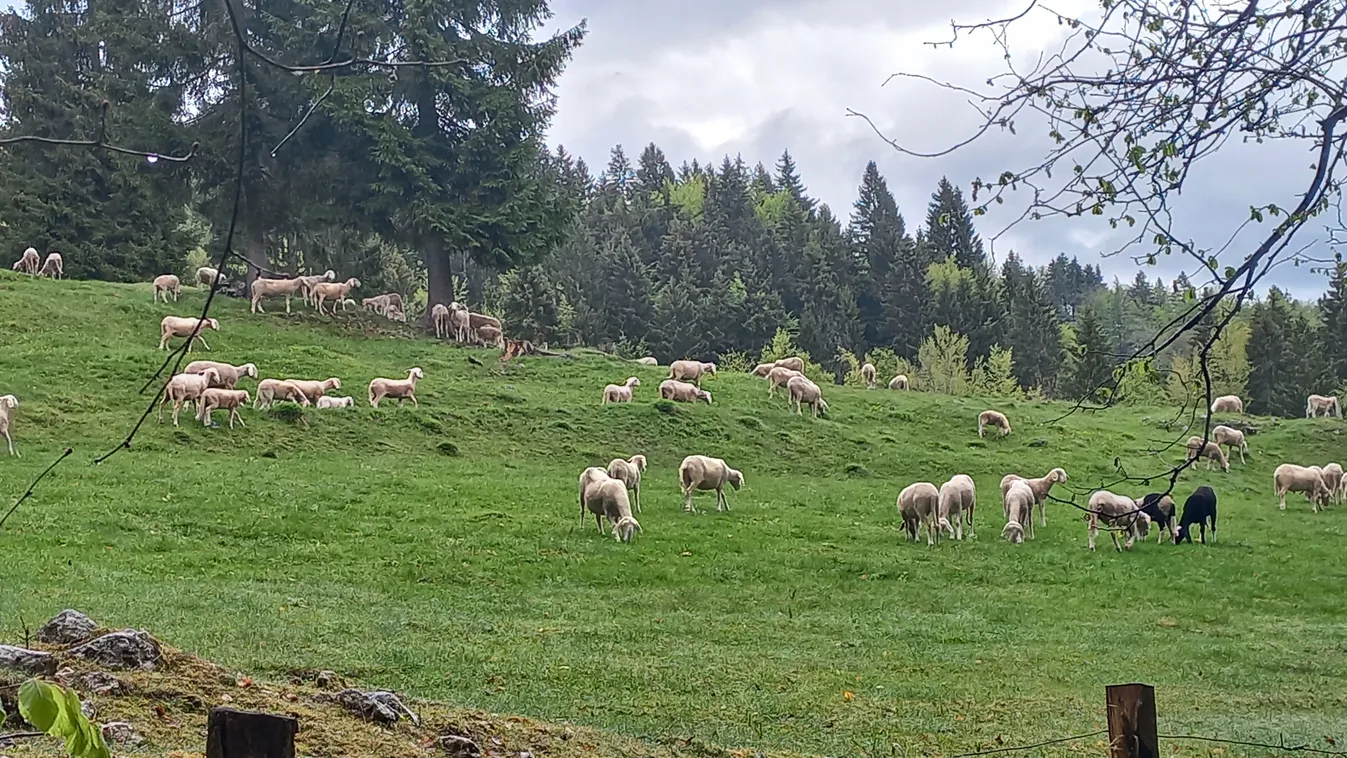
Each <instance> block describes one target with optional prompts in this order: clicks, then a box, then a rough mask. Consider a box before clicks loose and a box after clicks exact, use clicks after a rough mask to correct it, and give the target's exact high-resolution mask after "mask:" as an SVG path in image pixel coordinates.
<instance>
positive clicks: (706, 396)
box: [697, 390, 711, 405]
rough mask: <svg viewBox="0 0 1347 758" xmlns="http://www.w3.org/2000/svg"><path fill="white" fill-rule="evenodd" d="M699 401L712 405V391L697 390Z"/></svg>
mask: <svg viewBox="0 0 1347 758" xmlns="http://www.w3.org/2000/svg"><path fill="white" fill-rule="evenodd" d="M697 399H698V400H705V401H706V404H707V405H710V404H711V391H710V390H697Z"/></svg>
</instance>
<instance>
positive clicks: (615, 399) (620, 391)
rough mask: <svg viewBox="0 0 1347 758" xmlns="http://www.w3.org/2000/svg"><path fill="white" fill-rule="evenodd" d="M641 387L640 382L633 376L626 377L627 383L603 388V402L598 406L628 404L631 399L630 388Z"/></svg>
mask: <svg viewBox="0 0 1347 758" xmlns="http://www.w3.org/2000/svg"><path fill="white" fill-rule="evenodd" d="M639 386H641V380H640V379H637V378H636V377H634V376H629V377H627V381H625V382H623V383H622V384H610V385H608V386H606V387H604V388H603V402H602V403H600V405H607V404H609V403H630V402H631V399H632V391H631V388H632V387H639Z"/></svg>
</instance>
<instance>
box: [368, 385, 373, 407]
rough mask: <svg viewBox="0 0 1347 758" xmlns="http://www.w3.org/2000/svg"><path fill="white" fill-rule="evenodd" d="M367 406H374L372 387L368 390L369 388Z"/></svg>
mask: <svg viewBox="0 0 1347 758" xmlns="http://www.w3.org/2000/svg"><path fill="white" fill-rule="evenodd" d="M369 404H370V405H374V387H373V385H371V386H370V388H369Z"/></svg>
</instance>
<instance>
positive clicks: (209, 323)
mask: <svg viewBox="0 0 1347 758" xmlns="http://www.w3.org/2000/svg"><path fill="white" fill-rule="evenodd" d="M206 326H208V327H210V328H211V329H214V330H215V331H217V332H218V331H220V322H219V321H217V320H215V319H213V318H208V319H206Z"/></svg>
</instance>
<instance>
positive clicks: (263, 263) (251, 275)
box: [226, 225, 267, 297]
mask: <svg viewBox="0 0 1347 758" xmlns="http://www.w3.org/2000/svg"><path fill="white" fill-rule="evenodd" d="M243 256H244V257H245V258H247V259H248V262H249V263H251V264H252V265H250V266H248V279H247V281H248V288H247V294H248V296H249V297H251V296H252V293H253V281H254V280H256V279H258V278H259V277H261V276H262V271H261V269H264V268H266V267H267V239H266V235H265V234H263V232H262V229H261V226H260V225H259V226H258V227H256V228H254V227H252V226H249V227H248V230H247V232H246V237H245V239H244V242H243ZM226 262H227V261H226Z"/></svg>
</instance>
